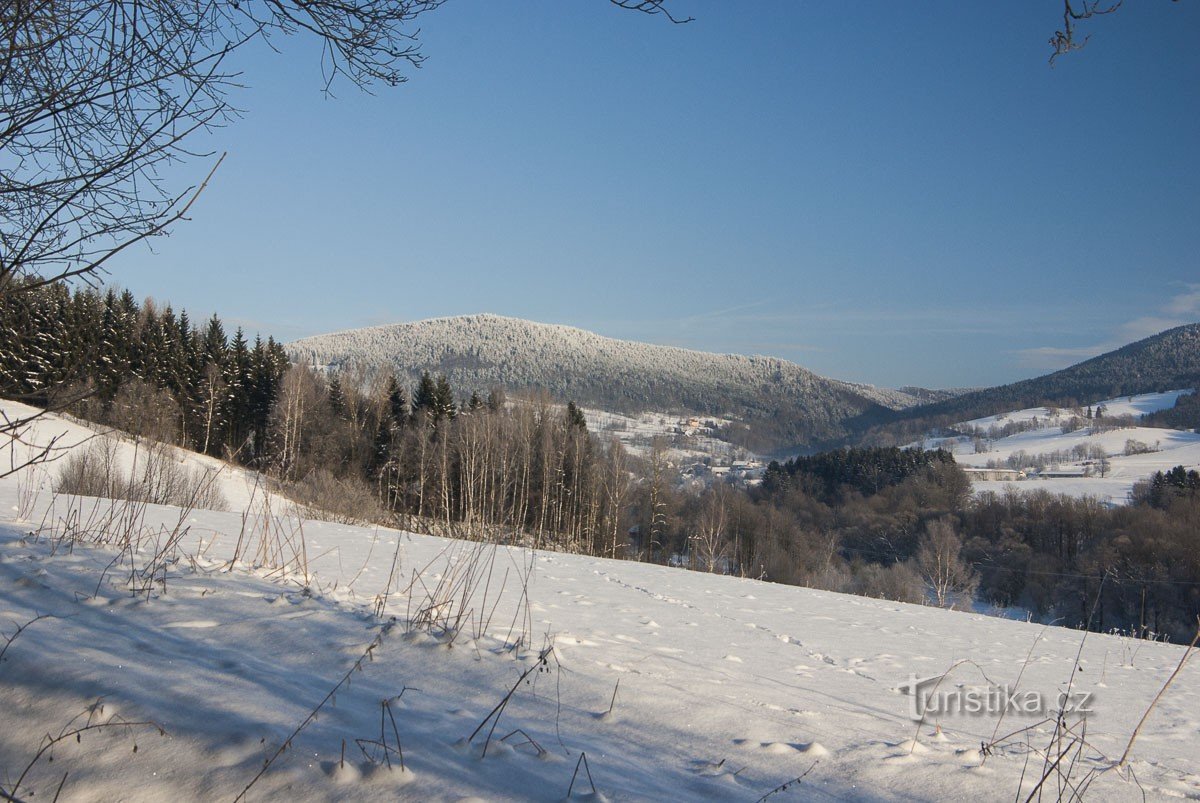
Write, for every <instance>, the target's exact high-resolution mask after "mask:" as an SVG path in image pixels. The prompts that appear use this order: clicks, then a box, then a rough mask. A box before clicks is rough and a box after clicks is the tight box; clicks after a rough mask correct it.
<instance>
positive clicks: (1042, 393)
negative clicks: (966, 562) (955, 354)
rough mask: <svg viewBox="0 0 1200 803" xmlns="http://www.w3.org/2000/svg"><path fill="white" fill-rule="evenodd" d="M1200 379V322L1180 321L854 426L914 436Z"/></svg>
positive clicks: (894, 436) (878, 435)
mask: <svg viewBox="0 0 1200 803" xmlns="http://www.w3.org/2000/svg"><path fill="white" fill-rule="evenodd" d="M1198 385H1200V323H1193V324H1187V325H1185V326H1178V327H1175V328H1174V329H1168V330H1167V331H1165V332H1160V333H1159V334H1157V335H1152V336H1151V337H1147V338H1145V339H1143V340H1139V341H1137V342H1135V343H1130V344H1129V345H1127V346H1122V347H1121V348H1119V349H1116V350H1114V351H1110V352H1108V353H1106V354H1101V355H1100V356H1098V357H1093V358H1091V359H1089V360H1084V361H1083V362H1081V363H1077V364H1076V365H1072V366H1070V367H1069V368H1064V369H1062V370H1060V371H1055V372H1053V373H1050V374H1046V375H1045V376H1040V377H1036V378H1033V379H1025V380H1022V381H1020V382H1013V383H1011V384H1008V385H1000V386H997V387H994V388H985V389H983V390H976V391H972V392H970V393H964V394H962V395H960V396H956V397H953V398H950V399H943V400H941V401H937V402H934V403H932V404H923V405H918V406H914V407H909V408H906V409H902V410H893V411H892V412H885V413H884V414H883V417H884V421H883V422H882V423H881V422H880V421H879V419H878V417H877V416H864V417H863V418H861V419H859V420H858V421H855V422H851V423H850V426H852V427H855V428H858V429H859V430H860V431H861V432H862V433H863V435H862V436H860V437H862V439H864V440H868V441H877V442H878V441H897V442H903V441H905V440H911V439H912V437H914V436H917V435H919V434H921V433H923V432H926V431H928V430H931V429H936V428H938V427H945V426H950V425H952V424H953V423H955V422H958V421H966V420H969V419H974V418H983V417H985V416H990V415H996V414H997V413H1002V412H1005V411H1008V410H1020V409H1026V408H1031V407H1039V406H1062V407H1069V406H1073V405H1076V404H1088V403H1089V402H1091V401H1093V400H1095V399H1104V398H1112V397H1117V396H1132V395H1136V394H1141V393H1155V392H1161V391H1165V390H1169V389H1172V388H1195V387H1197V386H1198Z"/></svg>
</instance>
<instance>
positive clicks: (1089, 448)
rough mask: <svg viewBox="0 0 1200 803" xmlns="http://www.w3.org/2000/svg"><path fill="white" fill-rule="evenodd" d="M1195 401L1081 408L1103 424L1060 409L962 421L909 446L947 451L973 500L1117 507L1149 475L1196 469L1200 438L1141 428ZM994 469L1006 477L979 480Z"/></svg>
mask: <svg viewBox="0 0 1200 803" xmlns="http://www.w3.org/2000/svg"><path fill="white" fill-rule="evenodd" d="M1194 396H1195V394H1194V393H1193V392H1192V391H1191V390H1190V389H1189V390H1173V391H1168V392H1166V393H1146V394H1142V395H1138V396H1121V397H1117V398H1112V399H1102V400H1094V399H1093V400H1087V401H1085V402H1084V403H1085V404H1088V405H1089V406H1090V407H1092V408H1097V409H1103V410H1105V411H1106V415H1107V416H1108V421H1109V422H1110V423H1105V422H1104V421H1102V420H1086V419H1080V417H1079V416H1076V415H1075V414H1074V413H1072V412H1070V411H1068V410H1065V409H1061V408H1056V409H1051V408H1048V407H1032V408H1027V409H1024V410H1012V411H1008V412H1005V413H1002V414H1000V415H994V416H987V417H984V418H977V419H974V420H972V421H963V422H961V423H958V424H956V425H955V426H954V428H953V430H954V431H955V432H956V433H961V434H956V435H941V436H935V437H931V438H926V439H923V440H920V441H917V442H915V443H914V444H912V445H919V446H923V447H925V448H927V449H948V450H949V451H951V452H953V454H954V459H955V461H956V462H958V464H959V465H961V466H963V467H965V468H967V469H968V473H969V474H971V475H972V478H973V479H974V480H975V482H974V489H975V491H976V492H977V493H978V492H984V491H997V492H1004V491H1007V490H1010V489H1011V490H1015V491H1021V492H1033V491H1048V492H1050V493H1056V494H1058V493H1061V494H1067V495H1069V496H1076V497H1083V496H1091V497H1096V498H1098V499H1100V500H1102V501H1104V502H1106V503H1108V504H1116V505H1120V504H1125V503H1127V502H1129V501H1130V493H1131V492H1132V491H1133V487H1134V484H1135V483H1137V482H1138V481H1139V480H1144V479H1148V478H1149V477H1150V476H1151V475H1152V474H1154V472H1156V471H1163V472H1165V471H1170V470H1171V468H1173V467H1174V466H1179V465H1182V466H1184V468H1186V469H1195V468H1197V467H1200V434H1197V433H1195V432H1191V431H1188V430H1182V429H1167V428H1162V427H1149V426H1145V425H1144V424H1143V422H1144V421H1145V420H1147V419H1148V418H1151V419H1152V418H1153V416H1154V415H1155V414H1156V413H1158V412H1160V411H1163V410H1171V409H1173V408H1174V406H1175V404H1176V403H1177V402H1178V401H1179V399H1181V398H1183V399H1185V400H1186V399H1191V398H1194ZM1118 424H1119V425H1118ZM1102 462H1103V465H1101V463H1102ZM993 468H999V469H1008V470H1009V471H1011V472H1012V474H1011V475H1010V476H1008V477H1006V478H1001V477H999V476H997V477H995V478H989V477H988V476H987V475H986V474H984V473H983V472H984V471H985V470H988V469H993ZM1102 469H1103V470H1102ZM1018 472H1019V475H1018Z"/></svg>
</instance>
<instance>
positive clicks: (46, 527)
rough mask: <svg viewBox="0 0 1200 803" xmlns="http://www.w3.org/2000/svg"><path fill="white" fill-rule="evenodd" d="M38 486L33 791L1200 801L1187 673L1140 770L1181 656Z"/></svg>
mask: <svg viewBox="0 0 1200 803" xmlns="http://www.w3.org/2000/svg"><path fill="white" fill-rule="evenodd" d="M46 423H47V424H49V425H51V426H48V427H47V428H45V431H44V432H42V433H41V435H39V436H38V438H37V439H38V440H41V439H42V438H44V436H45V435H52V433H53V431H54V427H56V426H57V423H56V419H54V418H53V417H51V418H48V419H47V422H46ZM183 459H184V460H189V459H190V458H188V457H187V456H186V455H184V456H183ZM200 465H201V464H197V466H196V467H200ZM44 479H45V477H44V473H37V474H33V475H31V474H27V473H18V474H17V475H15V476H10V477H7V478H3V479H0V611H3V612H4V617H3V619H4V621H5V622H6V624H5V625H3V627H2V628H0V635H2V638H0V642H5V643H3V644H0V648H3V650H4V656H3V657H4V661H3V662H0V710H3V711H4V712H5V720H4V722H5V727H4V728H0V791H3V792H4V794H5V795H6V796H10V797H12V798H17V799H25V800H41V799H43V798H44V799H51V798H53V797H55V796H59V795H60V793H61V798H62V799H71V800H111V799H123V800H131V801H142V800H145V801H150V800H162V799H178V800H214V799H222V800H233V799H250V800H274V799H288V800H297V801H309V800H314V801H315V800H332V799H355V800H413V801H416V800H421V801H425V800H439V801H440V800H445V801H450V800H463V799H486V800H497V801H509V800H511V801H517V800H521V801H525V800H545V801H551V800H589V801H601V800H653V801H657V800H664V801H666V800H680V799H697V800H699V799H703V800H730V801H747V800H756V799H770V800H772V801H774V800H779V801H788V800H810V799H819V800H847V801H851V800H853V801H860V800H897V799H904V800H913V801H917V800H934V799H938V800H963V799H978V800H992V799H1010V798H1015V799H1025V798H1026V797H1036V792H1037V789H1038V788H1039V783H1040V781H1041V779H1042V778H1043V777H1045V779H1046V780H1045V784H1044V786H1045V788H1047V789H1049V790H1050V792H1049V793H1048V795H1047V796H1048V797H1051V798H1053V797H1055V793H1056V792H1057V791H1058V790H1059V789H1062V788H1064V785H1066V784H1069V785H1070V786H1071V787H1072V788H1074V787H1076V786H1078V785H1084V784H1086V789H1087V795H1086V799H1089V800H1114V801H1115V800H1141V799H1146V798H1149V799H1162V798H1167V797H1173V798H1194V797H1196V796H1197V795H1198V794H1200V776H1198V775H1197V774H1196V769H1195V761H1194V755H1193V754H1194V739H1193V738H1192V737H1193V736H1194V734H1195V731H1196V727H1197V715H1196V711H1197V708H1196V705H1197V699H1198V697H1200V681H1198V679H1197V678H1198V676H1197V674H1196V673H1194V672H1192V671H1190V670H1191V669H1192V668H1193V667H1191V666H1188V667H1186V671H1183V672H1181V673H1180V675H1179V677H1178V678H1177V679H1176V682H1175V683H1174V684H1173V685H1172V686H1171V687H1170V688H1169V689H1168V691H1167V692H1166V693H1165V694H1164V695H1163V696H1162V698H1161V700H1159V701H1158V702H1157V704H1156V705H1155V707H1154V710H1153V716H1151V717H1150V718H1148V719H1147V720H1146V722H1145V724H1144V726H1143V727H1142V728H1141V732H1140V734H1139V736H1138V739H1137V741H1136V743H1135V744H1134V746H1133V749H1132V751H1131V756H1130V763H1129V764H1128V766H1127V767H1126V768H1124V769H1119V768H1118V767H1117V761H1118V759H1119V758H1120V757H1121V755H1122V753H1123V752H1124V751H1125V749H1126V745H1127V744H1128V742H1129V737H1130V735H1131V734H1132V733H1133V732H1134V730H1135V728H1136V727H1138V722H1139V720H1140V719H1141V717H1142V714H1143V713H1144V712H1145V711H1146V710H1147V707H1148V706H1150V704H1151V702H1152V701H1153V700H1154V699H1155V695H1156V693H1157V692H1158V691H1159V690H1160V689H1161V688H1162V686H1163V682H1164V680H1165V679H1166V678H1167V677H1168V676H1169V675H1170V673H1171V671H1172V670H1173V669H1174V668H1175V667H1176V666H1177V665H1178V664H1179V661H1180V657H1181V656H1182V655H1183V654H1184V648H1183V647H1180V646H1178V645H1170V644H1161V643H1154V642H1149V641H1137V640H1134V639H1130V638H1126V637H1122V636H1119V635H1105V634H1098V633H1092V634H1089V635H1088V636H1087V637H1086V639H1085V638H1084V637H1083V634H1082V633H1080V632H1077V631H1072V630H1069V629H1065V628H1062V627H1044V626H1040V625H1036V624H1030V623H1026V622H1024V621H1007V620H1003V619H998V618H990V617H984V616H980V615H975V614H970V613H961V612H953V611H945V610H940V609H935V608H931V607H926V606H920V605H907V604H903V603H894V602H887V601H883V600H875V599H867V598H862V597H853V596H847V595H843V594H835V593H829V592H821V591H814V590H809V589H804V588H795V587H788V586H783V585H772V584H769V583H763V582H759V581H756V580H751V579H743V578H736V577H727V576H719V575H711V574H707V573H702V572H685V571H680V570H678V569H673V568H669V567H664V566H653V565H649V564H642V563H632V562H628V561H614V560H606V559H601V558H591V557H585V556H579V555H567V554H557V553H550V552H534V551H530V550H526V549H521V548H518V547H509V546H495V545H485V544H473V543H467V542H456V541H450V540H446V539H442V538H435V537H429V536H420V535H414V534H410V533H404V532H400V531H396V530H388V529H384V528H360V527H353V526H348V525H341V524H332V523H328V522H314V521H301V520H300V519H298V518H295V517H294V516H292V515H286V514H285V515H281V514H279V513H278V512H272V511H270V510H266V509H260V508H258V507H257V506H256V507H254V508H252V509H251V510H249V511H247V514H246V515H243V513H242V511H240V510H239V509H238V508H239V507H240V506H239V505H235V506H234V509H233V510H232V511H229V512H220V511H199V510H196V511H187V512H186V516H181V515H180V510H179V509H177V508H171V507H169V506H154V505H152V506H149V507H148V508H140V507H130V506H128V505H124V504H123V503H116V504H113V505H110V504H109V503H107V502H106V501H105V500H97V499H85V498H64V497H58V498H54V497H53V496H51V495H50V493H49V489H48V487H47V486H46V484H45V483H44ZM93 511H99V513H95V512H93ZM109 511H112V512H109ZM167 533H169V534H170V538H164V537H163V536H164V534H167ZM21 626H24V629H23V630H20V631H17V628H18V627H21ZM943 675H945V676H946V682H945V683H944V684H941V686H940V687H939V688H938V689H931V688H930V686H928V685H926V686H924V687H923V688H924V689H925V692H924V693H923V696H922V697H921V698H919V699H920V700H924V701H925V702H926V703H927V704H928V706H929V707H928V708H927V709H926V711H925V717H924V719H923V720H922V721H917V720H918V719H919V717H917V716H916V715H915V714H914V710H915V707H916V706H917V704H918V697H917V696H916V695H915V693H909V692H908V691H906V689H907V688H908V687H909V684H912V683H913V682H914V680H916V679H923V678H937V677H941V676H943ZM1067 688H1070V690H1071V694H1072V696H1071V697H1070V700H1071V701H1072V704H1073V705H1075V706H1078V709H1079V710H1078V711H1077V712H1076V713H1073V714H1071V715H1068V716H1067V717H1066V720H1067V721H1068V723H1069V725H1070V727H1071V728H1072V729H1073V733H1072V734H1068V735H1064V734H1063V733H1062V732H1059V733H1058V734H1057V739H1056V734H1055V731H1054V728H1053V717H1051V720H1050V721H1047V719H1046V715H1047V714H1048V713H1053V711H1054V706H1055V705H1056V703H1055V702H1054V701H1055V700H1057V699H1058V698H1059V695H1060V694H1061V693H1062V692H1063V690H1064V689H1067ZM1010 695H1015V696H1010ZM1013 700H1015V701H1016V703H1015V705H1016V706H1019V707H1013V706H1014V703H1013V702H1012V701H1013ZM972 701H974V703H973V704H974V705H975V707H974V708H967V707H966V706H968V705H971V704H972ZM935 706H936V711H935V710H934V707H935ZM960 706H961V707H960ZM1004 706H1008V707H1007V708H1005V707H1004ZM1084 711H1086V712H1087V713H1086V714H1084V713H1083V712H1084ZM73 717H74V718H75V719H72V718H73ZM1081 717H1082V718H1086V739H1087V742H1086V745H1087V747H1086V749H1077V745H1078V742H1077V741H1076V737H1078V738H1082V733H1083V725H1082V722H1081V719H1080V718H1081ZM125 723H127V724H125ZM76 728H85V729H87V730H84V731H83V732H81V733H79V736H80V737H81V738H80V739H78V740H77V739H76V738H75V734H74V733H73V732H72V729H76ZM160 728H161V730H159V729H160ZM58 736H61V737H62V738H60V739H59V741H58V742H57V743H56V744H55V745H54V746H53V749H52V750H50V751H47V752H44V753H42V754H41V755H40V756H39V753H38V750H39V747H40V746H42V745H45V744H46V742H47V740H48V739H54V738H55V737H58ZM1047 751H1048V752H1047ZM585 754H586V764H584V761H585V759H584V758H583V756H584V755H585ZM1047 755H1049V758H1046V756H1047ZM1058 758H1061V759H1063V760H1061V761H1059V760H1056V759H1058ZM1067 759H1069V760H1067ZM1052 764H1053V766H1060V767H1062V768H1063V769H1062V770H1061V771H1055V770H1053V769H1047V767H1048V766H1050V765H1052ZM797 779H799V780H797ZM784 784H787V788H786V789H784V788H783V786H784ZM247 790H248V794H247ZM772 790H777V791H776V792H774V793H773V792H772ZM243 795H245V797H243Z"/></svg>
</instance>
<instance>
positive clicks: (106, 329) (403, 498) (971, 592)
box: [0, 284, 1200, 637]
mask: <svg viewBox="0 0 1200 803" xmlns="http://www.w3.org/2000/svg"><path fill="white" fill-rule="evenodd" d="M0 301H2V304H0V314H2V315H3V318H2V323H3V329H4V332H5V334H6V337H5V340H4V343H3V346H2V347H0V393H2V394H3V395H5V396H8V397H15V398H20V399H23V400H25V401H28V402H31V403H34V404H37V405H42V406H48V407H51V408H65V409H69V410H70V411H71V412H73V413H75V414H77V415H80V416H81V417H85V418H88V419H91V420H94V421H98V422H100V423H105V424H110V425H113V426H116V427H119V428H121V429H124V430H127V431H130V432H132V433H135V434H139V435H143V436H146V437H150V438H153V439H155V440H160V441H165V442H168V443H173V444H177V445H180V446H185V447H188V448H191V449H194V450H196V451H200V452H205V453H208V454H211V455H216V456H220V457H224V458H226V459H229V460H233V461H236V462H238V463H241V464H243V465H247V466H251V467H254V468H256V469H259V470H261V471H262V472H264V473H265V474H267V475H268V476H269V477H271V478H272V479H273V481H275V482H276V483H278V486H279V489H280V490H282V491H283V492H284V493H286V494H288V495H290V496H291V497H292V498H294V499H296V500H297V501H299V502H301V503H302V504H305V505H306V506H308V508H309V509H310V510H312V511H314V512H318V511H319V513H318V515H328V516H333V517H337V518H341V519H344V520H358V521H365V520H370V521H378V522H384V523H389V524H394V525H397V526H401V527H407V528H411V529H416V530H425V531H435V532H441V533H446V534H452V535H459V536H465V537H470V538H484V539H492V540H503V541H509V542H519V543H524V544H529V545H532V546H535V547H538V548H553V549H559V550H565V551H574V552H581V553H587V554H592V555H602V556H607V557H616V558H629V559H635V560H643V561H652V562H656V563H661V564H669V565H676V566H682V567H687V568H691V569H696V570H702V571H711V572H722V573H728V574H738V575H742V576H748V577H755V578H761V579H765V580H771V581H775V582H783V583H792V584H798V585H805V586H810V587H815V588H823V589H829V590H835V591H843V592H849V593H857V594H864V595H868V596H875V597H884V598H888V599H895V600H901V601H908V602H928V601H932V602H935V603H937V604H941V605H954V604H957V605H968V604H970V603H971V602H972V601H975V600H981V601H986V602H989V603H993V604H996V605H1000V606H1009V607H1019V608H1023V609H1026V610H1028V611H1029V612H1031V613H1032V614H1033V615H1034V616H1036V617H1037V618H1039V619H1044V620H1058V621H1061V622H1063V623H1065V624H1069V625H1076V626H1085V625H1087V626H1091V627H1093V628H1094V629H1113V628H1119V629H1122V630H1126V631H1132V632H1136V633H1139V634H1142V635H1147V634H1151V633H1153V634H1166V635H1169V636H1172V637H1183V636H1185V635H1190V632H1191V630H1189V628H1190V627H1191V623H1192V622H1193V621H1194V617H1195V616H1196V615H1197V614H1200V582H1198V580H1200V541H1198V537H1200V536H1197V533H1200V479H1197V475H1196V472H1195V471H1191V472H1188V471H1186V470H1184V469H1183V468H1182V467H1180V468H1178V469H1175V470H1172V471H1170V472H1163V473H1161V474H1160V475H1155V476H1154V477H1151V478H1150V479H1148V480H1147V481H1146V482H1144V483H1141V484H1139V486H1138V487H1137V488H1136V489H1135V493H1134V494H1133V498H1132V500H1131V503H1130V504H1129V505H1126V506H1121V507H1116V508H1111V507H1108V506H1106V505H1104V504H1102V503H1100V502H1099V501H1097V500H1094V499H1071V498H1067V497H1057V496H1051V495H1050V494H1047V493H1044V492H1037V493H1020V494H1017V493H1012V494H1004V495H995V494H985V495H981V496H973V495H972V492H971V484H970V481H969V480H968V479H967V477H966V475H965V474H964V473H963V472H962V470H961V469H960V468H959V467H958V466H957V464H956V463H955V462H954V458H953V456H952V455H951V454H950V453H949V452H946V451H942V450H919V449H899V448H895V447H874V448H844V449H838V450H833V451H828V452H823V453H818V454H814V455H808V456H802V457H797V458H794V459H792V460H789V461H786V462H783V463H778V462H775V463H772V464H771V465H770V466H769V467H768V469H767V471H766V474H765V476H764V478H763V481H762V483H761V484H760V485H758V486H757V487H751V488H741V487H737V486H734V485H731V484H728V483H725V482H721V481H716V482H714V483H712V484H711V485H710V486H709V487H707V488H705V489H703V490H702V491H699V492H695V491H691V490H687V489H686V488H685V487H684V486H683V485H682V484H681V482H680V477H679V473H678V468H677V467H676V466H675V465H674V463H673V458H672V455H671V453H670V450H669V449H668V447H667V446H666V444H665V443H664V442H662V441H655V442H654V443H653V444H652V446H651V447H650V448H649V449H648V450H645V451H644V452H639V451H633V450H626V449H625V448H623V447H622V446H621V445H620V444H619V443H618V442H616V441H615V440H613V441H611V442H604V441H602V440H601V439H600V438H599V437H597V436H596V435H595V434H593V433H591V432H589V431H588V428H587V423H586V419H585V417H584V415H583V413H582V411H581V410H580V409H579V408H577V407H576V406H575V405H574V404H573V403H569V404H567V405H566V406H563V405H560V404H556V403H553V402H552V401H551V399H550V398H549V397H547V396H537V395H532V396H525V397H521V398H508V397H506V395H505V393H504V390H503V389H502V388H499V387H495V388H491V389H489V390H487V391H486V392H482V395H481V392H479V391H472V392H469V393H468V392H464V391H461V390H458V389H455V388H454V387H452V386H451V384H450V382H449V381H448V380H447V379H446V378H445V377H444V376H434V375H431V374H430V373H428V372H425V373H424V374H422V375H421V377H420V379H419V381H417V382H416V384H415V386H412V387H409V386H407V385H406V384H405V382H404V381H403V380H402V379H400V378H398V377H397V376H396V375H394V374H391V373H388V372H386V371H384V372H371V371H368V370H366V369H363V368H355V367H346V368H342V369H339V370H336V371H327V370H326V369H325V368H324V367H321V366H309V365H302V364H301V365H297V364H291V363H289V361H288V359H287V355H286V354H285V352H284V350H283V348H282V347H281V346H280V345H279V344H278V343H276V342H275V341H274V340H273V339H272V338H269V337H268V338H267V339H266V340H265V341H264V340H263V339H261V338H259V337H256V338H255V339H254V341H253V342H252V343H251V342H249V341H248V339H247V337H246V335H245V333H244V332H242V330H241V329H235V331H234V334H233V336H232V337H229V336H227V335H226V329H225V326H224V324H223V323H222V321H221V320H220V318H219V317H218V316H216V315H214V316H212V317H211V318H209V319H208V320H207V321H206V322H204V323H203V324H202V325H195V324H193V323H192V321H191V318H190V317H189V316H188V314H187V313H186V312H182V311H181V312H179V313H176V312H174V311H173V309H172V307H170V306H169V305H159V304H157V303H155V302H153V301H149V300H147V301H144V302H142V303H138V302H137V301H136V300H135V299H134V298H133V296H132V295H131V294H130V293H128V292H117V291H108V292H104V293H101V292H98V291H95V290H91V289H87V288H82V289H77V290H75V291H71V290H68V289H67V288H66V287H64V286H62V285H61V284H56V285H49V286H47V287H44V288H40V289H38V290H36V291H34V292H29V293H19V294H10V295H7V296H5V297H3V298H2V299H0ZM1097 600H1098V602H1097ZM1093 609H1094V610H1095V615H1094V616H1093V615H1092V613H1091V612H1092V610H1093Z"/></svg>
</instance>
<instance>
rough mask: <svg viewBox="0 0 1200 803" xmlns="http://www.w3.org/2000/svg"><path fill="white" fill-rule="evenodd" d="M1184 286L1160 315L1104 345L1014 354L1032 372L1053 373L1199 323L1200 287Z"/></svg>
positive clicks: (1136, 321)
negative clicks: (1032, 370) (1171, 330)
mask: <svg viewBox="0 0 1200 803" xmlns="http://www.w3.org/2000/svg"><path fill="white" fill-rule="evenodd" d="M1182 286H1183V289H1182V290H1181V291H1180V292H1178V293H1176V294H1175V295H1173V296H1172V297H1171V298H1170V299H1168V300H1167V301H1166V302H1165V303H1164V304H1163V305H1162V306H1161V307H1160V308H1159V310H1158V311H1157V312H1156V313H1153V314H1150V315H1142V316H1139V317H1137V318H1133V319H1131V320H1128V321H1126V322H1125V323H1122V324H1120V325H1119V326H1117V327H1116V328H1115V329H1114V330H1113V332H1112V334H1111V336H1110V337H1108V338H1106V339H1105V340H1104V341H1103V342H1100V343H1096V344H1095V345H1091V346H1077V347H1072V348H1063V347H1058V346H1038V347H1036V348H1028V349H1019V350H1017V351H1015V352H1013V353H1014V354H1015V355H1016V356H1017V358H1018V360H1019V362H1020V363H1021V364H1022V365H1024V366H1026V367H1028V368H1035V369H1044V370H1050V371H1053V370H1057V369H1059V368H1066V367H1067V366H1069V365H1072V364H1074V363H1076V362H1079V361H1080V360H1086V359H1088V358H1089V357H1095V356H1098V355H1100V354H1104V353H1105V352H1108V351H1112V350H1113V349H1118V348H1120V347H1121V346H1124V345H1126V344H1128V343H1132V342H1135V341H1138V340H1142V339H1143V338H1147V337H1152V336H1153V335H1157V334H1158V333H1160V332H1164V331H1166V330H1167V329H1174V328H1175V327H1176V326H1183V325H1185V324H1189V323H1195V322H1196V321H1197V320H1198V319H1200V284H1192V283H1185V284H1183V285H1182Z"/></svg>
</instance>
